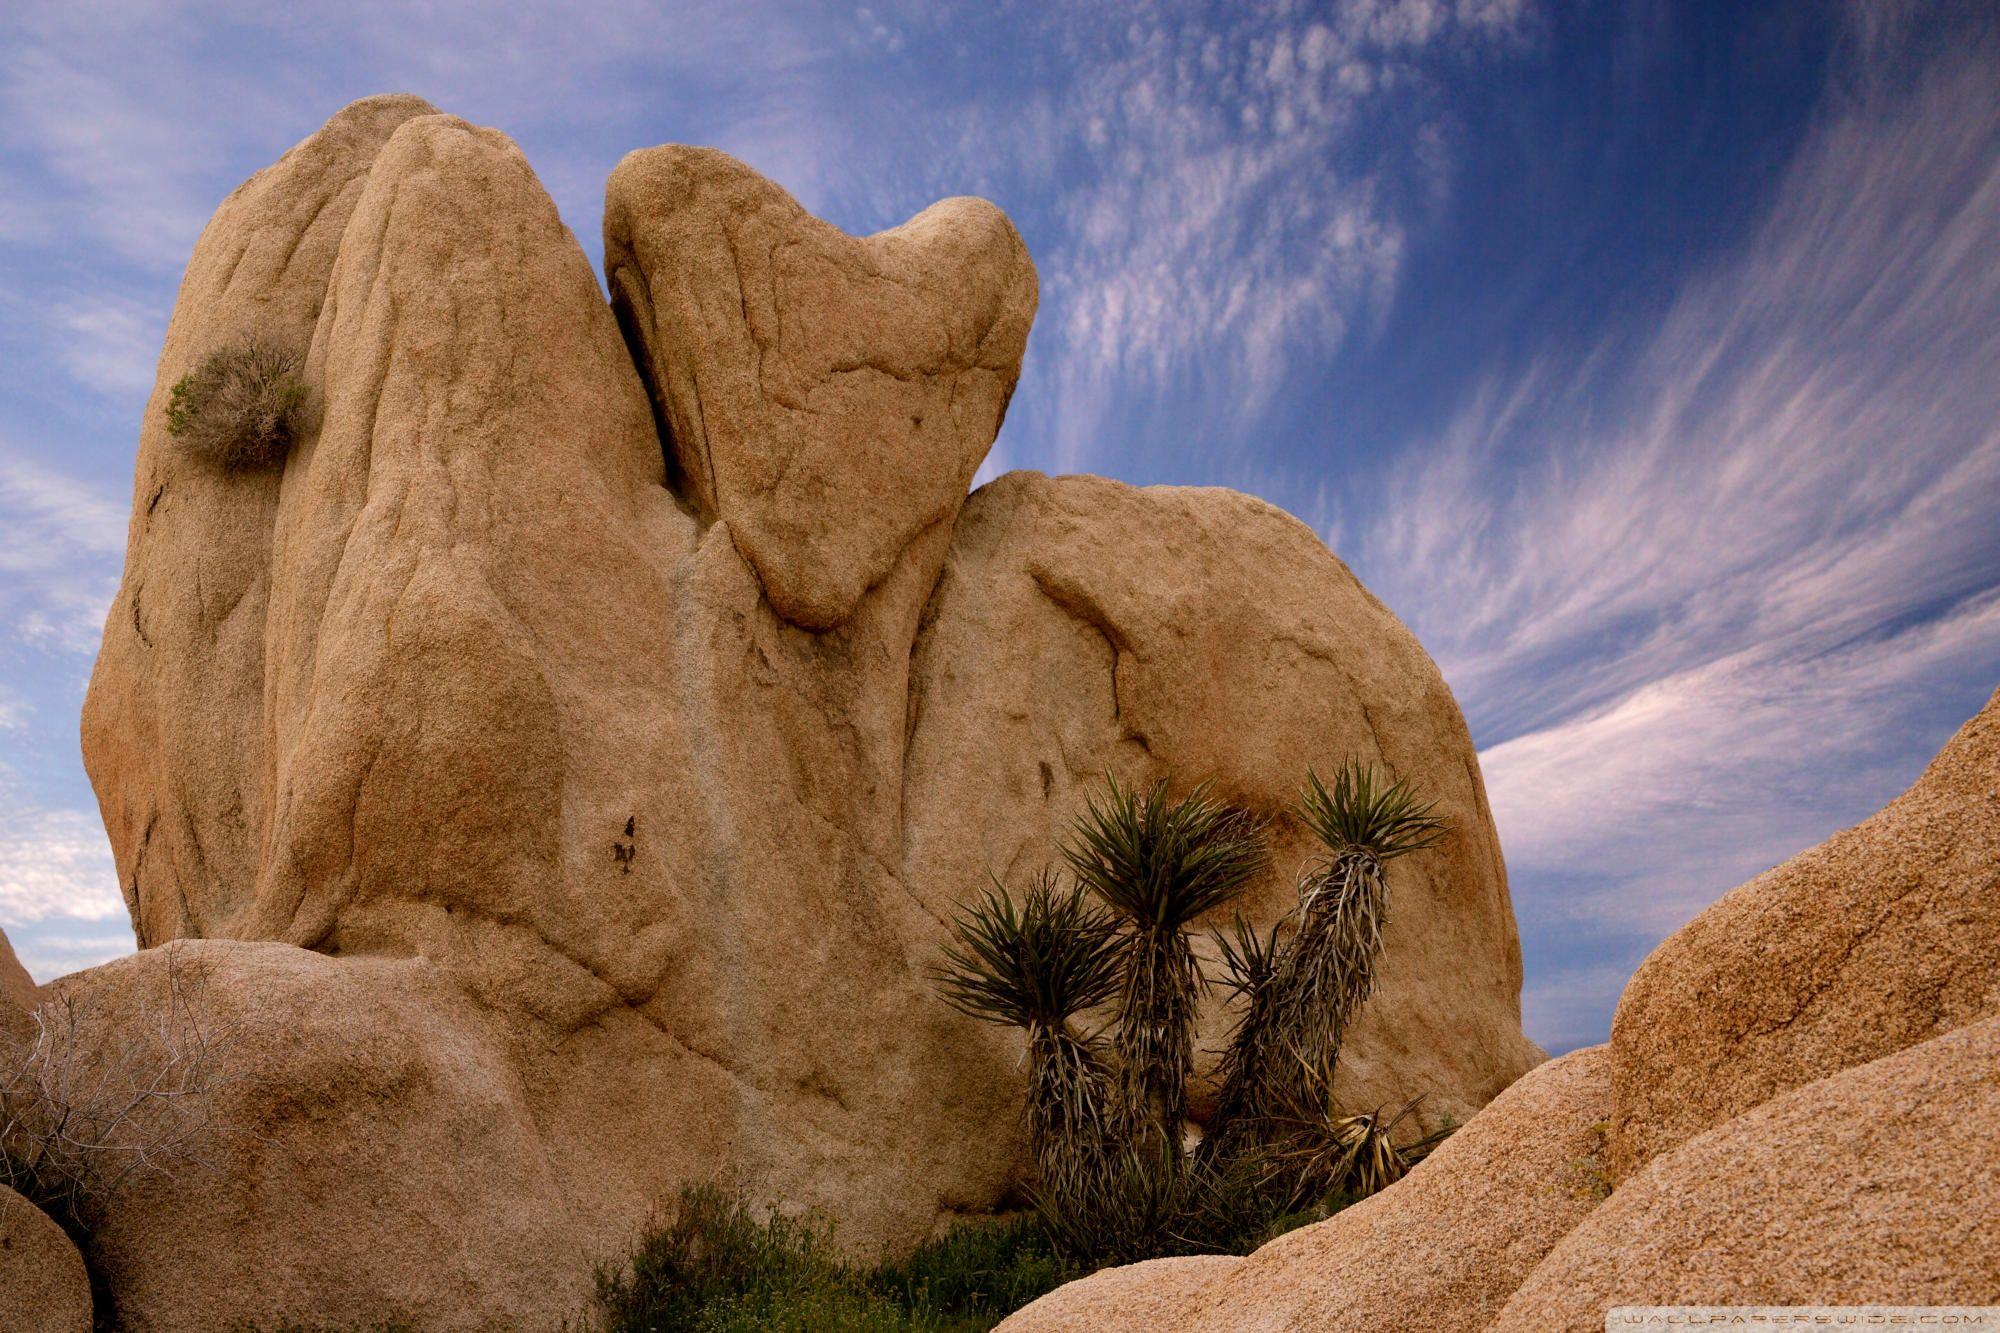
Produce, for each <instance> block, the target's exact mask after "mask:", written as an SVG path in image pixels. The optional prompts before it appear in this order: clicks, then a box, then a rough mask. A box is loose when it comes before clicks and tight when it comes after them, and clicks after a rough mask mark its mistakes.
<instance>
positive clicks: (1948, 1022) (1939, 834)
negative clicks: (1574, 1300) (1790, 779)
mask: <svg viewBox="0 0 2000 1333" xmlns="http://www.w3.org/2000/svg"><path fill="white" fill-rule="evenodd" d="M1996 774H2000V708H1995V707H1994V706H1993V705H1991V704H1989V705H1988V706H1987V707H1986V709H1985V710H1984V711H1983V712H1981V713H1980V714H1979V715H1978V716H1977V717H1975V718H1973V719H1972V721H1970V722H1968V723H1967V724H1966V725H1965V727H1964V728H1963V729H1962V730H1960V731H1959V733H1958V735H1956V736H1955V737H1953V738H1952V741H1951V743H1950V744H1949V745H1947V746H1945V748H1944V749H1943V750H1942V751H1940V752H1939V754H1938V756H1937V757H1936V758H1935V759H1933V760H1932V761H1931V763H1930V765H1929V767H1928V768H1926V769H1925V770H1924V774H1923V776H1922V777H1921V778H1919V779H1918V780H1917V782H1916V783H1915V785H1913V786H1912V787H1911V788H1910V789H1909V791H1907V792H1905V793H1904V794H1903V795H1902V796H1900V797H1898V798H1897V799H1896V800H1895V801H1893V802H1891V803H1890V804H1889V806H1888V807H1886V808H1885V809H1883V810H1882V811H1881V813H1879V814H1877V815H1875V816H1874V817H1873V818H1872V819H1869V820H1868V821H1866V822H1865V823H1863V824H1860V825H1858V826H1857V827H1855V828H1851V829H1848V830H1847V831H1846V832H1844V833H1840V834H1837V835H1835V836H1834V837H1832V838H1829V839H1828V840H1827V841H1826V842H1824V843H1822V844H1821V845H1819V846H1818V847H1815V848H1813V849H1812V850H1810V851H1808V852H1805V853H1802V854H1801V855H1799V856H1795V857H1793V858H1792V859H1791V860H1789V861H1787V862H1785V863H1784V864H1783V865H1781V866H1779V867H1778V868H1777V869H1775V870H1771V871H1769V872H1767V873H1765V874H1763V875H1760V876H1758V877H1757V878H1756V879H1754V880H1752V881H1750V882H1749V883H1748V884H1745V885H1743V886H1742V887H1741V888H1739V889H1736V890H1735V891H1734V892H1732V893H1729V894H1727V895H1725V896H1724V897H1723V898H1722V899H1721V900H1720V901H1718V902H1716V903H1715V904H1714V906H1712V907H1710V908H1709V909H1708V910H1707V911H1705V912H1703V913H1702V914H1701V915H1700V916H1699V917H1697V918H1695V919H1694V920H1693V921H1691V922H1689V923H1688V925H1687V927H1686V929H1684V930H1681V931H1680V932H1678V933H1677V934H1675V935H1674V936H1673V937H1672V938H1671V939H1669V940H1667V941H1666V942H1665V943H1663V944H1662V945H1661V946H1660V947H1659V948H1658V949H1656V950H1655V951H1654V952H1653V955H1652V957H1650V958H1648V959H1647V960H1646V962H1645V964H1644V965H1643V966H1641V967H1640V968H1639V970H1638V972H1637V973H1636V974H1634V976H1633V978H1632V981H1631V984H1629V985H1628V986H1626V987H1625V994H1624V996H1623V997H1622V998H1621V999H1620V1000H1619V1002H1618V1014H1617V1017H1616V1019H1615V1020H1614V1026H1613V1028H1612V1043H1611V1049H1612V1074H1611V1076H1612V1081H1613V1083H1614V1085H1615V1086H1616V1088H1617V1100H1618V1110H1617V1113H1616V1115H1614V1116H1613V1118H1612V1124H1611V1155H1612V1165H1613V1168H1614V1170H1616V1171H1617V1172H1618V1173H1619V1175H1621V1176H1624V1175H1629V1174H1630V1173H1631V1172H1633V1171H1634V1170H1636V1169H1638V1168H1639V1167H1641V1166H1643V1165H1645V1163H1647V1162H1648V1161H1651V1160H1652V1159H1653V1158H1654V1157H1656V1156H1658V1155H1659V1154H1660V1153H1662V1152H1666V1151H1668V1150H1670V1149H1672V1148H1673V1147H1674V1146H1675V1145H1676V1144H1679V1143H1682V1142H1684V1141H1686V1140H1687V1139H1689V1138H1691V1137H1692V1136H1694V1135H1696V1134H1699V1133H1700V1132H1701V1131H1703V1130H1705V1129H1708V1128H1710V1127H1712V1126H1714V1125H1719V1124H1721V1123H1722V1122H1724V1121H1726V1120H1728V1119H1729V1118H1730V1117H1731V1116H1735V1115H1740V1114H1741V1113H1743V1112H1744V1111H1747V1110H1749V1109H1750V1108H1751V1107H1753V1106H1757V1105H1759V1104H1760V1103H1762V1102H1765V1101H1768V1100H1769V1099H1770V1098H1772V1097H1774V1096H1776V1095H1777V1094H1779V1093H1781V1092H1784V1091H1786V1090H1787V1089H1789V1088H1796V1087H1799V1086H1801V1085H1803V1084H1807V1083H1811V1082H1813V1081H1815V1080H1817V1079H1821V1078H1825V1077H1826V1076H1827V1075H1829V1074H1835V1073H1838V1072H1839V1071H1841V1070H1843V1069H1847V1068H1849V1067H1851V1066H1854V1065H1860V1064H1866V1063H1867V1062H1868V1061H1870V1060H1873V1059H1876V1058H1877V1057H1879V1056H1883V1055H1888V1054H1890V1053H1892V1052H1894V1051H1899V1050H1901V1049H1903V1048H1904V1047H1906V1046H1911V1045H1915V1044H1916V1043H1918V1042H1921V1041H1924V1040H1925V1039H1927V1038H1929V1037H1932V1036H1935V1035H1937V1034H1938V1033H1941V1032H1948V1031H1950V1030H1951V1029H1953V1028H1956V1027H1961V1026H1963V1025H1964V1024H1966V1023H1968V1022H1970V1021H1972V1020H1973V1019H1974V1018H1977V1017H1979V1016H1980V1015H1982V1014H1990V1013H1994V1012H1996V1011H2000V966H1996V963H2000V779H1996Z"/></svg>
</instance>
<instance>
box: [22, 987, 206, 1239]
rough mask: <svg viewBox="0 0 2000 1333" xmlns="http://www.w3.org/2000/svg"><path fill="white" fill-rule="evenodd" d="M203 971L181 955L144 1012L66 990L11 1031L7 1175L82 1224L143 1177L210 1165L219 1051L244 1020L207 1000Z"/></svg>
mask: <svg viewBox="0 0 2000 1333" xmlns="http://www.w3.org/2000/svg"><path fill="white" fill-rule="evenodd" d="M202 982H203V974H202V973H201V971H200V970H199V969H191V968H186V967H184V966H183V965H182V964H181V963H180V961H179V960H178V959H177V958H175V957H173V956H171V955H170V956H169V958H168V960H167V966H166V969H165V983H164V995H163V997H162V998H161V999H160V1000H158V1001H157V1002H154V1003H150V1004H146V1005H143V1006H142V1007H141V1009H140V1011H139V1013H138V1015H137V1017H136V1019H132V1020H125V1021H121V1022H118V1023H115V1024H113V1023H110V1022H107V1021H104V1020H103V1019H102V1017H101V1016H100V1015H97V1014H93V1013H91V1012H89V1010H88V1007H87V1004H86V1003H85V1002H83V1001H80V1000H78V999H77V998H76V996H74V995H72V994H64V995H61V996H58V997H57V998H55V999H52V1000H49V1001H46V1002H44V1003H42V1004H40V1005H38V1006H36V1008H35V1009H34V1010H33V1012H32V1013H31V1014H30V1015H29V1021H28V1023H27V1024H26V1025H25V1027H24V1028H23V1029H22V1030H21V1031H19V1032H18V1033H15V1034H10V1035H9V1037H8V1038H6V1039H5V1040H4V1043H0V1044H4V1046H5V1048H6V1056H5V1060H4V1065H0V1182H4V1183H5V1184H7V1185H8V1186H10V1187H12V1188H13V1189H15V1190H16V1191H18V1192H19V1193H21V1194H23V1195H25V1196H26V1197H27V1198H29V1199H31V1200H33V1201H34V1202H35V1203H36V1204H37V1205H39V1206H40V1207H41V1208H43V1209H44V1210H45V1211H47V1212H48V1213H49V1214H50V1215H51V1216H52V1217H54V1218H55V1219H56V1220H57V1221H58V1222H60V1223H61V1224H62V1225H63V1226H64V1228H65V1229H66V1230H68V1231H69V1232H70V1233H71V1234H72V1235H75V1236H82V1235H86V1234H88V1232H89V1230H90V1228H91V1227H92V1226H93V1225H94V1224H95V1223H96V1221H97V1215H98V1212H99V1210H100V1208H101V1206H102V1205H103V1203H104V1202H105V1201H106V1200H107V1199H109V1198H110V1197H111V1196H112V1195H113V1194H114V1193H115V1192H116V1191H117V1190H118V1189H119V1188H120V1187H121V1186H122V1185H124V1184H125V1183H126V1182H127V1181H128V1180H130V1179H131V1178H132V1177H134V1176H136V1175H140V1174H144V1173H159V1172H173V1171H177V1170H180V1169H183V1168H188V1167H207V1166H209V1165H210V1163H209V1159H208V1156H207V1154H208V1151H209V1149H210V1148H211V1147H212V1145H213V1143H214V1141H215V1137H216V1136H215V1130H214V1127H213V1126H211V1124H210V1119H209V1113H210V1109H211V1103H212V1100H213V1097H214V1094H215V1093H216V1091H217V1090H218V1089H219V1088H220V1087H221V1086H222V1085H223V1083H224V1082H225V1079H224V1078H223V1076H222V1075H221V1074H220V1073H219V1070H218V1064H217V1055H218V1053H219V1052H220V1051H221V1050H222V1049H223V1047H224V1046H225V1045H226V1044H227V1043H228V1041H229V1039H230V1037H231V1036H232V1034H233V1029H232V1028H231V1027H229V1026H227V1025H219V1024H216V1023H214V1022H213V1021H211V1020H210V1019H209V1017H208V1016H207V1015H206V1013H205V1012H204V1006H203V1005H202V1003H201V999H200V994H201V990H202Z"/></svg>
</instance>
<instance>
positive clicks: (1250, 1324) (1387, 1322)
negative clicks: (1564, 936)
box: [1168, 1046, 1611, 1333]
mask: <svg viewBox="0 0 2000 1333" xmlns="http://www.w3.org/2000/svg"><path fill="white" fill-rule="evenodd" d="M1609 1063H1610V1062H1609V1059H1608V1057H1607V1054H1606V1052H1605V1050H1604V1048H1603V1047H1601V1046H1594V1047H1591V1048H1589V1049H1587V1050H1581V1051H1572V1052H1571V1053H1570V1054H1568V1055H1565V1056H1563V1057H1562V1058H1561V1059H1559V1060H1553V1061H1550V1062H1549V1063H1548V1064H1545V1065H1542V1066H1541V1067H1540V1068H1538V1069H1534V1070H1530V1071H1529V1072H1528V1073H1527V1074H1526V1075H1525V1076H1524V1077H1523V1078H1522V1079H1521V1080H1520V1081H1519V1082H1518V1083H1516V1084H1515V1085H1514V1086H1513V1087H1511V1088H1509V1089H1507V1091H1505V1092H1503V1093H1501V1094H1500V1096H1499V1097H1497V1098H1496V1099H1495V1100H1494V1101H1493V1104H1492V1105H1490V1106H1488V1107H1487V1108H1486V1109H1485V1110H1484V1111H1481V1112H1480V1113H1479V1114H1478V1115H1476V1116H1474V1117H1473V1118H1472V1120H1471V1121H1470V1122H1469V1123H1468V1124H1466V1125H1465V1127H1464V1128H1462V1129H1460V1130H1459V1131H1458V1132H1457V1133H1455V1134H1453V1135H1452V1136H1451V1137H1450V1138H1449V1139H1446V1140H1445V1141H1444V1143H1443V1144H1441V1145H1440V1146H1439V1147H1438V1149H1437V1151H1436V1152H1434V1153H1433V1154H1432V1155H1431V1156H1430V1157H1429V1158H1427V1159H1426V1160H1425V1161H1423V1162H1422V1163H1420V1164H1419V1165H1418V1166H1417V1168H1416V1169H1415V1170H1414V1171H1412V1172H1411V1173H1410V1175H1409V1176H1408V1178H1407V1179H1405V1180H1404V1181H1403V1182H1401V1183H1400V1184H1398V1185H1397V1186H1396V1187H1395V1188H1393V1189H1390V1190H1385V1191H1383V1192H1382V1193H1381V1194H1378V1195H1375V1196H1374V1197H1373V1198H1370V1199H1365V1200H1363V1201H1362V1202H1360V1203H1358V1204H1355V1205H1354V1206H1353V1207H1351V1208H1347V1209H1345V1210H1343V1211H1341V1212H1339V1213H1336V1214H1334V1215H1333V1216H1332V1217H1330V1218H1328V1219H1327V1220H1326V1221H1324V1222H1320V1223H1318V1224H1316V1225H1314V1226H1309V1227H1302V1228H1300V1229H1299V1230H1297V1231H1294V1232H1291V1233H1289V1234H1287V1235H1284V1236H1280V1237H1278V1238H1277V1239H1276V1240H1274V1241H1272V1242H1270V1243H1269V1244H1268V1245H1265V1246H1264V1247H1263V1248H1261V1249H1259V1250H1258V1251H1257V1252H1256V1253H1255V1254H1253V1255H1251V1256H1250V1257H1249V1258H1248V1259H1246V1260H1244V1261H1243V1263H1242V1264H1241V1265H1240V1266H1239V1267H1237V1268H1236V1269H1235V1270H1234V1271H1232V1272H1231V1273H1230V1274H1229V1275H1228V1277H1226V1278H1224V1279H1223V1280H1221V1281H1218V1282H1215V1283H1213V1284H1212V1285H1210V1286H1208V1287H1205V1288H1203V1289H1202V1290H1201V1291H1199V1292H1197V1293H1195V1295H1194V1297H1193V1299H1192V1300H1190V1301H1189V1302H1188V1303H1187V1305H1186V1306H1185V1307H1184V1308H1183V1309H1182V1311H1181V1314H1180V1317H1179V1318H1178V1319H1177V1320H1175V1321H1174V1322H1172V1323H1170V1324H1169V1325H1168V1327H1170V1328H1173V1329H1175V1330H1186V1331H1187V1333H1196V1331H1197V1330H1199V1333H1227V1331H1229V1330H1238V1329H1240V1330H1246V1331H1247V1330H1252V1329H1259V1330H1273V1331H1274V1333H1275V1330H1280V1329H1316V1328H1335V1327H1354V1328H1379V1329H1384V1330H1391V1329H1409V1330H1412V1333H1414V1331H1415V1330H1420V1329H1433V1328H1479V1327H1482V1326H1483V1325H1484V1324H1485V1323H1486V1321H1488V1320H1490V1319H1491V1318H1492V1317H1493V1315H1494V1314H1495V1313H1496V1312H1497V1311H1498V1310H1499V1309H1500V1307H1501V1306H1502V1305H1503V1304H1505V1303H1506V1300H1507V1298H1508V1296H1509V1295H1511V1294H1512V1293H1513V1291H1514V1288H1515V1287H1516V1286H1518V1285H1519V1284H1520V1282H1521V1280H1522V1279H1523V1278H1525V1277H1526V1276H1527V1275H1528V1273H1529V1272H1530V1271H1531V1270H1532V1269H1533V1268H1534V1267H1535V1265H1536V1264H1538V1263H1540V1262H1541V1260H1542V1258H1543V1256H1545V1255H1546V1254H1547V1253H1548V1252H1549V1250H1550V1249H1552V1248H1553V1247H1554V1246H1555V1244H1556V1242H1558V1241H1560V1240H1561V1239H1562V1238H1563V1236H1564V1235H1565V1234H1567V1233H1568V1232H1569V1231H1570V1229H1571V1228H1572V1227H1574V1226H1576V1224H1577V1223H1578V1222H1580V1221H1582V1220H1583V1219H1584V1218H1585V1217H1587V1216H1588V1215H1589V1214H1590V1212H1591V1210H1592V1209H1594V1208H1595V1207H1597V1205H1598V1203H1599V1202H1600V1201H1601V1200H1602V1199H1603V1198H1604V1197H1605V1195H1606V1194H1607V1193H1608V1192H1609V1189H1610V1185H1609V1181H1608V1179H1607V1177H1606V1176H1605V1174H1604V1163H1603V1159H1602V1153H1603V1147H1604V1124H1605V1120H1606V1118H1607V1117H1608V1116H1609V1115H1610V1112H1611V1086H1610V1069H1609Z"/></svg>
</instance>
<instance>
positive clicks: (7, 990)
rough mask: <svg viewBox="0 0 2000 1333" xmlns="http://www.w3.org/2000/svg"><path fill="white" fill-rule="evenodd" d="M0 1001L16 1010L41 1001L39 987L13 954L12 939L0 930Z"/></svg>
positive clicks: (31, 1007)
mask: <svg viewBox="0 0 2000 1333" xmlns="http://www.w3.org/2000/svg"><path fill="white" fill-rule="evenodd" d="M0 1001H4V1002H5V1004H6V1005H8V1006H11V1007H13V1008H14V1009H17V1010H26V1009H33V1008H34V1007H35V1005H36V1004H38V1003H40V1001H41V987H39V986H37V985H35V979H34V978H33V977H31V976H29V975H28V969H27V968H25V967H22V966H21V960H20V959H19V958H17V957H15V956H14V944H13V941H11V940H9V939H8V938H7V932H6V931H4V930H0Z"/></svg>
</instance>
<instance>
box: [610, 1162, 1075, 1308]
mask: <svg viewBox="0 0 2000 1333" xmlns="http://www.w3.org/2000/svg"><path fill="white" fill-rule="evenodd" d="M1074 1276H1076V1273H1075V1271H1074V1270H1073V1269H1072V1268H1071V1267H1070V1266H1069V1265H1067V1264H1066V1263H1064V1262H1063V1260H1061V1259H1060V1258H1058V1257H1057V1255H1056V1252H1055V1248H1054V1247H1053V1246H1052V1245H1051V1244H1050V1242H1049V1240H1048V1238H1047V1237H1046V1236H1045V1235H1044V1233H1043V1232H1042V1229H1041V1227H1040V1225H1039V1223H1038V1222H1037V1221H1036V1220H1035V1219H1033V1218H1021V1219H1015V1220H1013V1221H996V1222H988V1223H979V1224H972V1225H967V1226H964V1227H960V1228H959V1229H957V1230H955V1231H953V1232H951V1233H949V1234H948V1235H946V1236H944V1237H942V1238H940V1239H938V1240H934V1241H932V1242H930V1243H929V1244H927V1245H924V1246H923V1247H921V1248H920V1249H918V1250H917V1251H916V1252H915V1253H914V1254H912V1255H910V1256H909V1257H907V1258H905V1259H901V1260H897V1261H895V1262H885V1263H882V1264H880V1265H877V1266H875V1267H872V1268H866V1267H861V1266H857V1265H854V1264H852V1263H849V1262H847V1261H846V1260H844V1259H842V1258H841V1257H840V1255H839V1253H838V1252H837V1251H836V1250H835V1249H834V1246H833V1234H832V1227H831V1225H830V1224H829V1223H827V1222H826V1221H824V1220H823V1219H821V1218H818V1217H815V1216H807V1217H787V1216H785V1215H783V1214H780V1213H777V1212H775V1211H770V1212H759V1211H757V1210H754V1209H753V1208H751V1207H750V1206H749V1204H748V1203H747V1202H746V1201H745V1200H744V1199H743V1197H742V1196H741V1195H740V1194H736V1193H733V1192H731V1191H729V1190H726V1189H723V1188H721V1187H719V1186H715V1185H700V1186H694V1187H691V1188H689V1189H687V1190H684V1191H682V1193H681V1196H680V1198H679V1200H678V1201H677V1202H676V1204H675V1206H674V1207H673V1209H672V1210H671V1211H670V1212H669V1213H667V1214H666V1215H665V1216H664V1217H662V1218H661V1219H660V1220H659V1221H658V1222H657V1223H656V1224H655V1225H654V1226H653V1227H652V1229H651V1230H650V1231H649V1232H648V1233H647V1235H646V1236H645V1238H644V1240H643V1241H642V1242H641V1243H640V1246H639V1249H638V1251H637V1253H635V1254H634V1255H633V1256H632V1258H631V1259H630V1260H629V1261H628V1262H627V1263H626V1264H625V1266H624V1267H623V1268H622V1269H619V1270H617V1271H609V1270H606V1271H600V1272H599V1274H598V1278H597V1303H598V1307H599V1310H600V1312H601V1314H602V1316H603V1320H604V1323H605V1326H606V1327H607V1328H608V1329H609V1330H610V1331H611V1333H680V1331H682V1330H685V1331H686V1333H739V1331H741V1333H748V1331H749V1330H753V1329H776V1330H797V1331H798V1333H805V1331H806V1330H813V1331H815V1333H817V1331H818V1330H828V1333H876V1331H877V1330H880V1331H881V1333H889V1331H890V1330H921V1331H922V1333H960V1331H961V1330H964V1331H966V1333H970V1331H971V1330H980V1329H988V1328H991V1327H993V1325H995V1324H997V1323H998V1322H1000V1320H1002V1319H1004V1318H1005V1317H1006V1316H1007V1315H1008V1314H1010V1313H1012V1312H1013V1311H1015V1310H1017V1309H1019V1308H1020V1307H1021V1306H1023V1305H1026V1304H1027V1303H1028V1302H1029V1301H1032V1300H1034V1299H1035V1298H1036V1297H1037V1296H1040V1295H1042V1294H1043V1293H1044V1292H1048V1291H1053V1290H1054V1289H1055V1288H1056V1287H1058V1286H1060V1285H1061V1284H1062V1283H1064V1282H1066V1281H1068V1280H1069V1279H1070V1278H1071V1277H1074Z"/></svg>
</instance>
